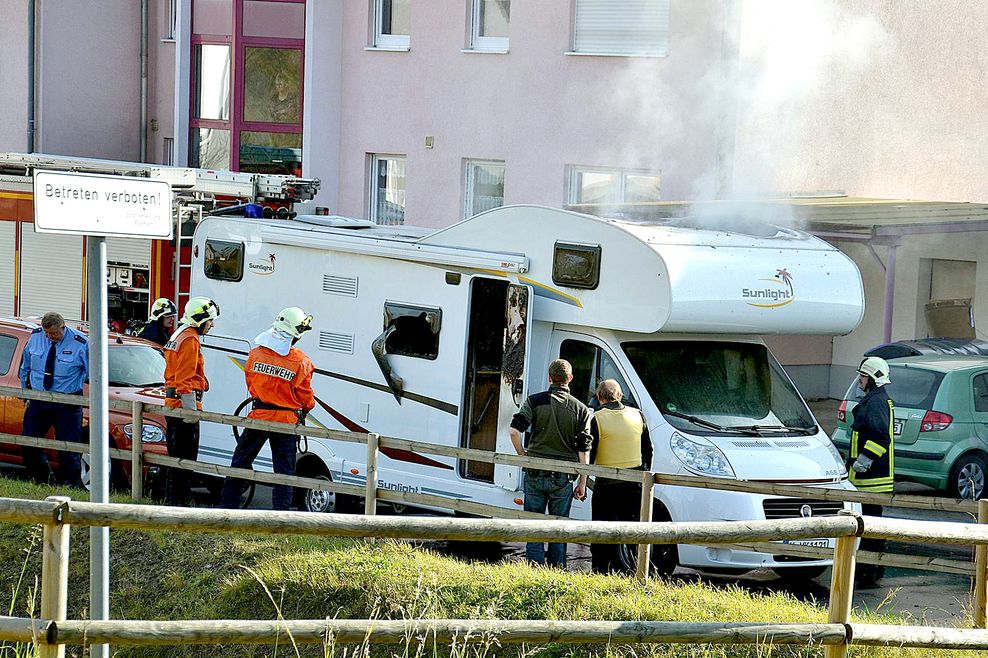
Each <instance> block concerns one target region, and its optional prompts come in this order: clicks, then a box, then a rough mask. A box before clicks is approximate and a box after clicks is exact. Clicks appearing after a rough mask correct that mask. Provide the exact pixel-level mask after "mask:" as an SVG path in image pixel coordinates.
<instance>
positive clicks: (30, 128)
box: [27, 0, 35, 153]
mask: <svg viewBox="0 0 988 658" xmlns="http://www.w3.org/2000/svg"><path fill="white" fill-rule="evenodd" d="M34 2H35V0H29V1H28V3H27V152H28V153H34Z"/></svg>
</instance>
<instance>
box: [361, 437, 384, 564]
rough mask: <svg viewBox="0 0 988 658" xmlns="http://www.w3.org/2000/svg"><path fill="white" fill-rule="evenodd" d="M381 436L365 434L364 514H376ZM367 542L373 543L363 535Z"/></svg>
mask: <svg viewBox="0 0 988 658" xmlns="http://www.w3.org/2000/svg"><path fill="white" fill-rule="evenodd" d="M380 439H381V437H380V436H379V435H377V434H374V433H371V434H368V435H367V468H366V471H367V482H366V483H365V491H366V493H365V494H364V514H365V515H366V516H374V515H375V514H377V456H378V452H379V451H378V445H379V443H380ZM365 541H366V542H367V543H368V544H373V543H374V538H373V537H365Z"/></svg>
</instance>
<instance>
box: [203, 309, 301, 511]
mask: <svg viewBox="0 0 988 658" xmlns="http://www.w3.org/2000/svg"><path fill="white" fill-rule="evenodd" d="M310 329H312V316H311V315H308V314H306V312H305V311H303V310H302V309H300V308H298V307H297V306H291V307H289V308H286V309H283V310H282V311H281V313H279V314H278V317H277V319H275V321H274V323H273V324H272V325H271V328H270V329H268V330H267V331H265V332H263V333H261V334H260V335H258V336H257V337H256V338H255V339H254V343H255V345H256V347H254V349H252V350H251V351H250V354H249V355H248V356H247V364H246V365H245V366H244V377H245V378H246V380H247V392H248V393H250V396H251V403H252V408H251V412H250V414H249V416H248V417H249V418H255V419H257V420H267V421H271V422H275V423H286V424H290V425H300V424H302V423H303V422H305V416H306V414H307V413H308V412H309V411H310V410H311V409H312V407H314V406H315V405H316V396H315V393H314V392H313V391H312V373H314V372H315V366H314V365H313V364H312V360H311V359H309V357H308V356H306V355H305V352H303V351H302V350H300V349H298V348H297V347H295V343H297V342H298V340H299V339H300V338H301V337H302V334H303V333H305V332H306V331H309V330H310ZM265 442H269V443H270V444H271V465H272V468H273V470H274V472H275V473H277V474H280V475H295V456H296V448H295V435H294V434H286V433H282V432H273V431H271V430H259V429H253V428H248V429H245V430H244V431H243V433H242V434H241V435H240V438H239V440H238V441H237V447H236V449H235V450H234V451H233V460H232V461H231V463H230V466H231V467H232V468H252V467H253V465H254V459H256V458H257V454H258V453H259V452H260V451H261V448H263V447H264V443H265ZM244 484H245V483H244V481H243V480H240V479H238V478H234V477H228V478H226V480H224V482H223V493H222V495H221V498H220V505H221V506H222V507H225V508H228V509H235V508H237V507H239V506H240V496H241V494H242V493H243V490H244ZM271 503H272V506H273V507H274V509H276V510H288V508H289V506H290V505H291V503H292V488H291V487H290V486H289V485H287V484H278V485H275V486H274V491H273V492H272V494H271Z"/></svg>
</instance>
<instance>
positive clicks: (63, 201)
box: [34, 171, 173, 658]
mask: <svg viewBox="0 0 988 658" xmlns="http://www.w3.org/2000/svg"><path fill="white" fill-rule="evenodd" d="M171 207H172V193H171V186H170V185H169V184H168V183H167V182H165V181H160V180H151V179H147V178H133V177H125V176H101V175H91V174H76V173H65V172H53V171H35V174H34V229H35V230H36V231H38V232H41V233H45V232H48V233H72V234H82V235H86V236H88V238H87V241H86V268H87V271H86V291H87V293H86V294H87V308H88V309H89V463H90V472H89V473H90V478H89V500H90V501H91V502H94V503H108V502H110V457H109V442H108V437H109V436H110V419H109V392H108V379H109V377H108V375H109V368H108V363H107V354H106V350H107V342H108V340H109V329H108V317H107V296H106V237H105V236H107V235H115V236H126V237H136V238H161V239H170V238H171V236H172V226H173V222H172V210H171ZM89 533H90V534H89V539H90V550H89V606H90V619H94V620H108V619H109V618H110V529H109V528H96V527H94V528H90V530H89ZM91 654H92V656H93V658H108V656H109V655H110V645H108V644H94V645H93V646H92V650H91Z"/></svg>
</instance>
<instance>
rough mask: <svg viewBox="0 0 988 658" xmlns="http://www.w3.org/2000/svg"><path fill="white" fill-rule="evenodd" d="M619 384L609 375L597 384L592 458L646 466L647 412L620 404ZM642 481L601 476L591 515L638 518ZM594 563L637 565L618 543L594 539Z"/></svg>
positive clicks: (598, 566)
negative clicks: (628, 559)
mask: <svg viewBox="0 0 988 658" xmlns="http://www.w3.org/2000/svg"><path fill="white" fill-rule="evenodd" d="M622 397H623V394H622V392H621V385H620V384H618V383H617V381H616V380H614V379H605V380H604V381H602V382H600V384H598V385H597V391H596V398H597V402H598V403H599V405H600V407H599V408H598V409H597V411H596V412H595V413H594V415H593V419H592V420H591V421H590V436H591V438H592V443H591V446H590V463H591V464H597V465H598V466H613V467H614V468H638V469H643V470H647V469H648V468H649V467H650V466H651V464H652V439H651V438H650V437H649V435H648V423H646V422H645V415H644V414H643V413H642V412H641V411H640V410H638V409H635V408H633V407H626V406H625V405H623V404H621V398H622ZM641 498H642V485H641V483H639V482H625V481H623V480H612V479H608V478H602V477H598V478H597V479H596V480H595V481H594V488H593V498H592V499H591V501H590V504H591V518H593V520H594V521H637V520H638V519H639V515H640V510H641ZM590 566H591V568H592V569H593V570H594V571H595V572H597V573H610V572H612V571H616V572H618V573H629V572H631V571H634V565H632V564H631V563H630V562H628V561H627V560H626V559H625V558H624V553H623V551H622V547H621V545H620V544H591V545H590Z"/></svg>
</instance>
